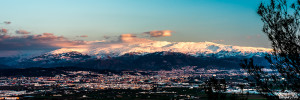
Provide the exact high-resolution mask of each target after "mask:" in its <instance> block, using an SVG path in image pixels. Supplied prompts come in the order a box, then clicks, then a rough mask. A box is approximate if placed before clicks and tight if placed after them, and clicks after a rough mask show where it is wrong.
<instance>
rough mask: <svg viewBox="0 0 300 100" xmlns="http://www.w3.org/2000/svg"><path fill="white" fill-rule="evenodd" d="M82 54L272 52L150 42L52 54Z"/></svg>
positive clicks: (209, 44)
mask: <svg viewBox="0 0 300 100" xmlns="http://www.w3.org/2000/svg"><path fill="white" fill-rule="evenodd" d="M72 51H76V52H80V53H83V54H87V55H91V56H96V57H98V58H102V57H106V56H110V57H114V56H121V55H124V54H126V53H133V52H134V53H139V54H148V53H154V52H162V51H168V52H180V53H185V54H189V55H193V56H198V55H210V54H217V55H219V57H224V56H237V55H239V56H255V55H262V54H265V53H268V52H270V51H271V49H269V48H257V47H241V46H232V45H223V44H217V43H213V42H167V41H149V42H142V43H141V42H137V43H132V42H131V43H123V42H102V41H100V42H99V41H97V42H91V43H89V44H87V45H84V46H80V47H74V48H61V49H58V50H54V51H52V52H50V53H52V54H60V53H67V52H72Z"/></svg>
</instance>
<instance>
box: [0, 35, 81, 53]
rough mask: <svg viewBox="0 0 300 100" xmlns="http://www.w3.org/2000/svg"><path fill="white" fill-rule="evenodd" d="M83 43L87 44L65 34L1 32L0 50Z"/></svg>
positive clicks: (37, 48) (42, 48)
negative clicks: (68, 37) (71, 38)
mask: <svg viewBox="0 0 300 100" xmlns="http://www.w3.org/2000/svg"><path fill="white" fill-rule="evenodd" d="M82 44H85V42H84V41H73V40H68V39H67V38H65V37H63V36H56V35H54V34H52V33H43V34H39V35H23V36H13V35H7V34H0V47H1V48H0V50H45V49H57V48H61V47H74V46H76V45H82Z"/></svg>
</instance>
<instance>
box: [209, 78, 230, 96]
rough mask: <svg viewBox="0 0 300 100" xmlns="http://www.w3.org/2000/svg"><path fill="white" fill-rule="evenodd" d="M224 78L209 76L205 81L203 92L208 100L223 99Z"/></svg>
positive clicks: (224, 89)
mask: <svg viewBox="0 0 300 100" xmlns="http://www.w3.org/2000/svg"><path fill="white" fill-rule="evenodd" d="M226 90H227V89H226V80H225V79H216V78H215V77H212V78H209V79H208V80H207V81H206V82H205V93H206V94H207V96H208V99H209V100H223V99H226V94H225V92H226Z"/></svg>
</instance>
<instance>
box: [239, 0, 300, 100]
mask: <svg viewBox="0 0 300 100" xmlns="http://www.w3.org/2000/svg"><path fill="white" fill-rule="evenodd" d="M299 11H300V0H289V1H287V0H270V1H269V2H267V3H261V4H260V6H259V7H258V10H257V13H258V15H259V16H260V17H261V20H262V22H263V23H264V26H263V32H264V33H265V34H266V35H267V36H268V38H269V40H270V41H271V43H272V48H273V52H272V54H267V55H266V57H265V58H266V59H267V60H268V61H269V63H270V66H269V67H270V68H272V69H273V70H274V71H277V72H278V73H279V74H276V73H270V72H267V71H264V70H263V69H264V68H266V67H268V66H258V65H255V64H254V62H253V59H250V60H244V63H242V64H241V66H242V67H243V68H244V69H246V71H247V72H248V73H249V74H250V75H251V76H252V77H253V80H255V81H256V85H257V87H258V90H260V91H261V92H264V93H265V94H268V95H269V96H272V97H273V98H277V99H278V96H276V94H275V91H278V90H281V91H284V90H292V91H293V92H296V93H300V36H299V28H300V27H299V26H300V25H299V18H300V16H299Z"/></svg>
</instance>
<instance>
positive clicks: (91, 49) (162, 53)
mask: <svg viewBox="0 0 300 100" xmlns="http://www.w3.org/2000/svg"><path fill="white" fill-rule="evenodd" d="M271 51H272V50H271V49H268V48H257V47H241V46H232V45H223V44H217V43H213V42H167V41H148V42H134V43H132V42H131V43H126V42H118V41H113V42H106V41H93V42H90V43H88V44H86V45H82V46H78V47H71V48H70V47H69V48H60V49H57V50H53V51H50V52H47V53H44V54H41V55H39V56H32V57H25V58H24V57H2V58H0V61H1V62H0V68H7V67H15V68H28V67H64V66H75V67H83V68H91V69H109V70H162V69H164V70H169V69H173V68H179V67H182V66H198V67H201V68H225V69H231V68H240V67H239V64H240V63H241V60H242V59H246V58H255V62H256V63H257V64H259V65H268V63H267V61H266V60H264V55H265V54H267V53H270V52H271Z"/></svg>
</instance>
